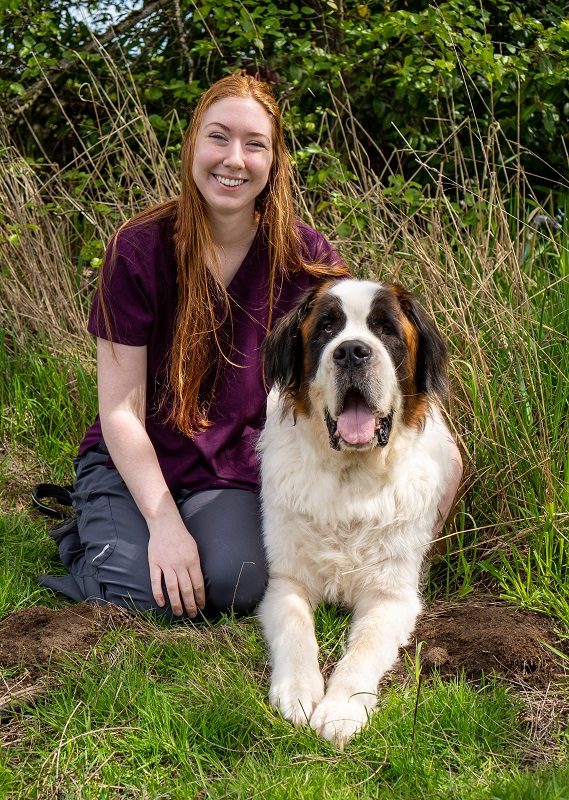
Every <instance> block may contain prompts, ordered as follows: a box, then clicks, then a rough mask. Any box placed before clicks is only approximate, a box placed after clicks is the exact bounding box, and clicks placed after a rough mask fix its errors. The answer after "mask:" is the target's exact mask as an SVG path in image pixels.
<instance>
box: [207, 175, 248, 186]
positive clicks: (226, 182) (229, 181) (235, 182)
mask: <svg viewBox="0 0 569 800" xmlns="http://www.w3.org/2000/svg"><path fill="white" fill-rule="evenodd" d="M214 177H215V179H216V180H217V181H219V182H220V183H221V184H222V185H223V186H241V184H242V183H245V181H244V180H243V179H242V178H222V177H221V175H215V176H214Z"/></svg>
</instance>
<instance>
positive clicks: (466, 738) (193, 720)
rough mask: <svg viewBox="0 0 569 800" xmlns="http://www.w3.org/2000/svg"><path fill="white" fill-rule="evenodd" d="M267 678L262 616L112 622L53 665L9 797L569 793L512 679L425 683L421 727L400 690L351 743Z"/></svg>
mask: <svg viewBox="0 0 569 800" xmlns="http://www.w3.org/2000/svg"><path fill="white" fill-rule="evenodd" d="M326 622H327V620H326V616H325V615H324V616H322V615H321V616H320V618H319V624H318V630H319V634H320V637H326V635H328V634H327V631H326ZM266 678H267V672H266V662H265V653H264V649H263V646H262V641H261V633H260V629H259V627H258V626H257V624H256V622H255V621H254V620H248V621H242V622H238V623H235V622H231V621H225V622H224V623H222V624H220V625H218V626H216V627H213V628H207V627H203V628H201V629H197V628H191V627H190V628H186V629H184V630H183V631H180V630H178V631H174V632H173V633H168V632H165V631H164V629H163V628H155V629H153V628H152V626H151V625H149V626H148V629H147V631H146V633H145V634H144V635H142V636H141V635H140V634H136V633H133V632H126V633H124V632H123V633H121V632H114V633H109V634H107V635H106V637H105V639H104V641H103V642H102V643H101V644H100V645H99V646H98V647H97V649H96V651H95V653H94V654H92V655H91V656H90V657H89V658H88V659H84V658H78V657H71V658H70V659H69V660H68V661H66V662H65V661H64V662H62V663H60V664H57V665H55V664H53V665H52V668H51V670H50V674H49V676H48V681H49V680H51V681H53V685H54V688H53V690H52V691H51V693H50V694H49V696H48V699H47V701H46V702H41V703H39V704H38V705H37V707H35V708H32V709H29V710H27V711H26V712H25V713H23V714H22V715H21V718H20V721H19V727H20V728H21V730H22V732H23V734H24V737H23V739H22V741H21V742H20V743H17V744H13V745H11V746H10V747H8V748H4V749H3V750H2V751H1V756H0V788H1V789H2V790H3V792H4V794H3V795H2V794H0V796H3V797H7V798H8V797H10V798H12V797H18V798H19V797H57V796H59V797H65V798H101V800H104V799H106V798H109V799H110V798H118V797H120V798H130V797H133V798H135V797H136V798H138V797H147V798H162V797H164V798H172V799H174V798H179V799H180V800H186V798H192V797H199V796H203V797H210V798H227V797H240V798H246V797H264V796H266V797H269V798H294V799H295V800H296V798H298V797H301V798H315V800H316V798H318V799H319V798H322V797H327V798H359V797H377V798H383V797H385V798H388V797H389V798H392V797H396V798H413V800H415V799H416V800H419V798H441V800H443V799H444V800H450V798H456V799H457V800H470V798H472V800H481V799H482V798H489V799H490V798H500V799H501V798H504V800H505V799H506V798H510V797H512V798H513V797H516V798H517V800H522V798H526V797H527V798H534V797H544V798H545V797H548V798H557V797H559V798H562V797H567V796H569V795H568V794H567V793H568V792H569V773H568V772H567V771H566V770H564V769H563V768H559V769H557V768H555V769H552V768H551V767H550V768H549V769H548V770H547V771H545V770H542V771H539V770H538V771H537V772H536V771H532V770H529V769H528V766H527V763H524V760H525V759H526V758H527V757H528V756H529V754H530V753H531V752H532V750H533V748H534V747H535V743H534V742H532V741H531V740H530V737H529V736H528V733H527V731H526V730H524V725H523V724H522V723H521V722H520V716H521V711H522V706H521V702H520V700H519V699H516V698H515V697H513V696H512V695H511V693H510V692H509V691H508V688H507V687H505V686H504V685H500V684H496V683H493V682H488V683H486V684H484V685H482V686H478V687H477V686H472V685H469V684H467V683H466V682H465V681H464V680H457V681H456V682H451V683H442V682H440V681H439V680H438V679H436V678H435V679H434V680H433V681H432V683H428V684H424V685H423V689H422V693H421V698H420V702H419V706H418V712H417V720H416V727H415V732H414V737H413V740H411V736H412V731H413V724H414V723H413V717H414V706H415V690H414V688H413V687H412V686H411V687H409V688H406V689H402V688H387V689H386V690H385V691H384V694H383V696H382V699H381V702H380V706H379V710H378V712H377V713H376V714H375V715H374V717H373V719H372V721H371V724H370V726H369V727H367V728H366V729H365V730H364V732H363V733H362V734H361V735H360V736H359V737H358V738H357V739H355V740H354V741H353V743H352V744H351V745H350V746H349V748H348V749H347V750H346V751H345V752H343V753H340V752H338V751H337V750H335V749H334V748H333V747H332V746H331V745H329V744H328V743H326V742H325V741H323V740H321V739H319V738H318V737H316V736H315V734H313V732H312V731H310V730H309V729H307V728H301V729H299V730H294V729H293V728H292V727H291V726H290V725H289V724H288V723H286V722H284V721H283V720H282V719H280V718H279V717H278V716H276V715H275V713H274V712H273V711H272V710H271V709H270V708H269V707H268V705H267V702H266V697H267V685H266V683H267V681H266ZM30 744H31V746H30ZM555 786H557V789H554V787H555ZM513 787H515V788H513ZM540 787H541V788H540ZM540 791H541V794H540ZM200 792H203V794H202V795H200V794H199V793H200ZM516 792H517V794H516ZM548 792H549V794H548Z"/></svg>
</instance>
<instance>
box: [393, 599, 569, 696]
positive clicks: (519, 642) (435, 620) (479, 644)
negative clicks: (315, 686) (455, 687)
mask: <svg viewBox="0 0 569 800" xmlns="http://www.w3.org/2000/svg"><path fill="white" fill-rule="evenodd" d="M413 640H414V642H415V643H417V642H422V643H423V644H422V646H421V655H420V660H421V663H422V667H423V672H424V673H425V672H427V673H428V672H429V671H430V670H432V669H434V668H435V667H436V668H437V669H438V671H439V673H440V674H441V676H442V677H451V676H455V675H457V674H458V675H459V674H461V672H464V674H465V675H466V677H467V678H469V679H471V680H479V679H480V678H481V677H482V675H487V676H489V675H491V674H497V675H502V676H504V677H506V678H510V679H523V681H524V682H525V683H528V684H530V685H531V686H534V687H536V688H545V687H547V686H548V685H549V684H550V683H551V681H554V680H556V679H559V678H561V677H563V675H564V669H563V664H562V659H561V658H560V657H559V656H557V655H555V653H554V652H553V651H552V650H551V647H554V648H555V649H556V650H558V651H560V652H561V653H565V654H566V655H569V639H564V638H561V637H560V636H559V635H558V634H557V633H556V632H555V624H554V622H553V621H552V620H551V619H549V618H547V617H544V616H543V615H541V614H536V613H533V612H531V611H523V610H521V609H518V608H512V607H508V606H504V605H498V604H493V603H491V602H482V601H480V600H476V601H469V602H463V603H460V604H457V605H453V606H446V607H444V606H443V607H442V608H440V609H437V607H435V608H432V609H429V610H427V611H426V612H425V613H424V614H423V615H422V616H421V617H420V618H419V620H418V622H417V626H416V628H415V633H414V636H413ZM548 645H549V646H548ZM406 650H407V653H408V654H409V656H410V657H411V658H414V657H415V647H408V648H406ZM395 673H396V675H399V676H404V675H406V674H408V672H407V669H406V667H405V664H404V663H403V660H402V663H400V664H398V665H397V667H396V670H395Z"/></svg>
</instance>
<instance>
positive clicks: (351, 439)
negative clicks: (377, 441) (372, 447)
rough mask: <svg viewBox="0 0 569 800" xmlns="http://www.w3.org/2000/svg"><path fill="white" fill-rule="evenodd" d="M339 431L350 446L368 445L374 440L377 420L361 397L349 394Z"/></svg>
mask: <svg viewBox="0 0 569 800" xmlns="http://www.w3.org/2000/svg"><path fill="white" fill-rule="evenodd" d="M337 430H338V433H339V434H340V436H341V437H342V439H343V440H344V441H345V442H348V444H366V443H367V442H370V441H371V440H372V439H373V437H374V435H375V418H374V416H373V414H372V412H371V411H370V409H369V406H368V404H367V403H366V401H365V400H364V399H363V397H362V396H361V395H359V394H348V396H347V397H346V403H345V405H344V410H343V411H342V413H341V414H340V416H339V417H338V428H337Z"/></svg>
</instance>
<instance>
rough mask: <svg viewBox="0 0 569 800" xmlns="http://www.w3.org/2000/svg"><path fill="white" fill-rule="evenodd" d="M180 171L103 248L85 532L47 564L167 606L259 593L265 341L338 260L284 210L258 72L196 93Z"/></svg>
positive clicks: (278, 151) (59, 587) (104, 594)
mask: <svg viewBox="0 0 569 800" xmlns="http://www.w3.org/2000/svg"><path fill="white" fill-rule="evenodd" d="M180 185H181V190H180V195H179V197H178V198H176V199H175V200H171V201H169V202H167V203H164V204H162V205H160V206H157V207H154V208H151V209H149V210H148V211H146V212H144V213H142V214H140V215H139V216H137V217H135V218H134V219H133V220H130V221H129V222H127V223H126V224H125V225H123V226H122V228H121V229H120V230H119V231H118V232H117V234H116V235H115V236H114V237H113V239H112V241H111V243H110V245H109V247H108V249H107V253H106V256H105V260H104V264H103V268H102V271H101V281H100V285H99V288H98V291H97V293H96V295H95V298H94V302H93V308H92V311H91V316H90V320H89V326H88V327H89V331H90V332H91V333H92V334H93V335H95V336H96V337H97V354H98V389H99V415H98V416H97V418H96V420H95V422H94V424H93V425H92V426H91V428H90V429H89V430H88V431H87V433H86V435H85V437H84V439H83V442H82V443H81V446H80V448H79V455H78V458H77V459H76V461H75V466H76V480H75V483H74V493H73V504H74V507H75V510H76V512H77V523H78V531H77V532H68V533H67V535H65V536H64V537H63V538H62V539H61V540H60V541H59V542H58V545H59V554H60V557H61V560H62V561H63V563H64V564H65V566H66V567H67V568H68V570H69V572H70V574H69V575H67V576H64V577H57V578H55V577H49V576H45V577H43V578H42V579H41V582H42V583H43V584H44V585H46V586H49V587H51V588H52V589H54V590H55V591H58V592H62V593H63V594H65V595H67V596H68V597H71V598H72V599H74V600H77V601H83V600H85V599H88V600H94V601H96V602H113V603H115V604H117V605H119V606H123V607H127V608H130V609H132V610H135V611H149V610H152V611H154V612H156V613H158V614H160V615H161V616H165V617H166V618H168V619H173V618H174V617H182V616H190V617H194V616H196V615H197V614H198V612H199V611H200V610H201V611H203V612H204V613H206V614H215V613H219V612H220V611H230V610H233V611H235V612H237V613H241V612H247V611H250V610H252V609H253V608H254V607H255V605H256V604H257V602H258V600H259V599H260V597H261V595H262V593H263V591H264V587H265V582H266V566H265V559H264V552H263V548H262V544H261V537H260V514H259V500H258V490H259V475H258V465H257V456H256V452H255V445H256V441H257V437H258V433H259V431H260V429H261V427H262V425H263V423H264V420H265V409H266V393H267V390H266V386H265V384H264V381H263V376H262V370H261V364H260V358H259V351H260V346H261V342H262V341H263V339H264V337H265V335H266V333H267V331H268V330H269V329H270V328H271V326H272V324H273V323H274V322H275V321H276V320H277V319H279V318H280V317H282V316H283V315H284V314H285V313H286V312H287V311H289V310H290V309H291V308H292V307H293V306H294V305H295V304H296V302H297V300H298V298H299V297H300V295H301V294H303V293H304V291H306V290H307V289H308V288H311V287H312V286H315V285H316V284H318V283H319V282H320V281H321V280H322V279H323V278H329V277H334V276H341V275H345V274H346V272H347V270H346V268H345V267H344V265H343V264H342V263H341V261H340V260H339V258H338V256H337V255H336V253H335V252H334V251H333V250H332V248H331V247H330V245H329V244H328V242H326V240H325V239H324V238H323V237H322V236H321V235H320V234H319V233H317V232H316V231H314V230H312V229H311V228H309V227H307V226H306V225H303V224H301V223H300V222H298V220H296V219H295V216H294V212H293V202H292V192H291V175H290V160H289V155H288V151H287V148H286V145H285V141H284V135H283V129H282V121H281V117H280V113H279V109H278V106H277V104H276V102H275V100H274V98H273V97H272V94H271V92H270V89H269V87H268V86H267V85H266V84H264V83H262V82H260V81H257V80H255V79H253V78H251V77H247V76H241V75H235V76H228V77H226V78H224V79H222V80H221V81H218V82H217V83H216V84H214V85H213V86H212V87H211V88H210V89H209V90H208V91H207V92H206V93H205V95H204V96H203V97H202V99H201V101H200V103H199V104H198V106H197V108H196V110H195V112H194V114H193V117H192V120H191V123H190V126H189V128H188V131H187V134H186V137H185V141H184V145H183V148H182V153H181V182H180Z"/></svg>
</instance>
